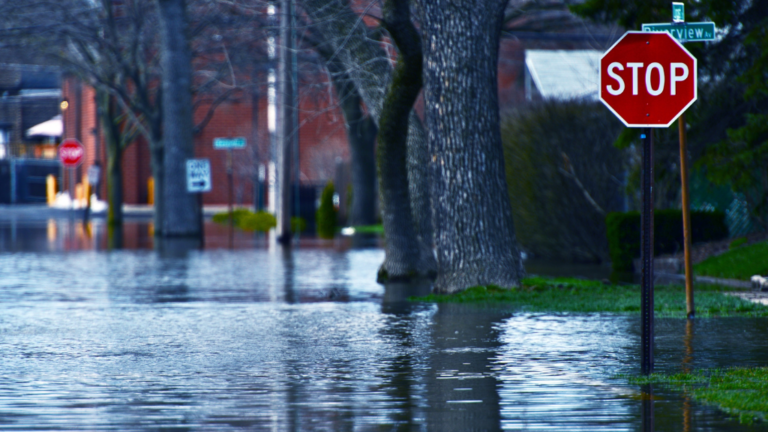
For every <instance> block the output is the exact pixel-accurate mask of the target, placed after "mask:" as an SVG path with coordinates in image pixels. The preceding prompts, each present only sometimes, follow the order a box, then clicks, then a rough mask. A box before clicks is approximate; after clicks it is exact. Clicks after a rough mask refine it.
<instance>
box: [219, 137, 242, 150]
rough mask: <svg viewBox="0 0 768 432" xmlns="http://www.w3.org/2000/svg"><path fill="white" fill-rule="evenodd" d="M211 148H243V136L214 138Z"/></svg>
mask: <svg viewBox="0 0 768 432" xmlns="http://www.w3.org/2000/svg"><path fill="white" fill-rule="evenodd" d="M213 148H215V149H240V148H245V138H244V137H238V138H214V139H213Z"/></svg>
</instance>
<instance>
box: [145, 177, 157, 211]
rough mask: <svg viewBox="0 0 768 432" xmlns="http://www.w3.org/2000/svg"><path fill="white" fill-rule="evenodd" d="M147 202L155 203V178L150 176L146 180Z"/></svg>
mask: <svg viewBox="0 0 768 432" xmlns="http://www.w3.org/2000/svg"><path fill="white" fill-rule="evenodd" d="M147 204H149V205H154V204H155V178H154V177H150V178H149V179H148V180H147Z"/></svg>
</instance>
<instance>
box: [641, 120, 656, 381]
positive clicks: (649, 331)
mask: <svg viewBox="0 0 768 432" xmlns="http://www.w3.org/2000/svg"><path fill="white" fill-rule="evenodd" d="M640 137H641V138H642V140H643V177H642V183H643V185H642V197H643V211H642V213H641V215H640V231H641V237H642V239H641V242H640V251H641V252H640V254H641V257H640V259H641V262H642V266H643V270H642V271H643V274H642V279H641V281H640V314H641V316H642V317H641V319H642V324H641V330H640V339H641V342H640V355H641V358H642V360H641V362H640V370H641V372H642V373H643V374H645V375H647V374H650V373H651V372H653V129H651V128H644V129H643V133H642V135H641V136H640Z"/></svg>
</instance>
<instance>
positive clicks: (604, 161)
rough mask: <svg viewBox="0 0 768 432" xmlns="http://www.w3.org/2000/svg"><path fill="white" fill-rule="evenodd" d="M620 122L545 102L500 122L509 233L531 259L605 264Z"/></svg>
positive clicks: (598, 108)
mask: <svg viewBox="0 0 768 432" xmlns="http://www.w3.org/2000/svg"><path fill="white" fill-rule="evenodd" d="M621 129H622V126H621V123H620V122H619V121H618V120H616V118H615V117H614V116H613V114H611V112H610V111H608V110H607V109H605V107H604V106H603V105H602V104H600V103H597V102H586V101H566V102H563V101H546V102H542V103H539V104H535V105H527V106H526V107H525V108H524V109H521V110H518V111H515V112H512V113H510V114H508V115H507V116H506V117H505V119H504V122H503V124H502V143H503V146H504V159H505V164H506V173H507V184H508V185H509V196H510V200H511V202H512V215H513V217H514V223H515V233H516V234H517V239H518V240H519V242H520V244H521V245H522V246H523V248H524V249H525V250H526V251H527V252H529V253H531V254H532V255H534V256H538V257H542V258H548V259H553V260H559V261H571V262H601V261H607V260H608V259H609V254H608V242H607V240H606V238H605V225H604V224H605V215H606V213H607V212H611V211H618V210H623V209H624V207H623V205H624V199H623V185H622V179H623V177H624V174H623V173H624V171H625V169H624V166H623V164H624V162H623V160H624V157H623V155H624V151H623V150H619V149H617V148H615V147H614V146H613V142H614V141H615V140H616V137H617V136H618V135H619V133H620V132H621Z"/></svg>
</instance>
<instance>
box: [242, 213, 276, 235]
mask: <svg viewBox="0 0 768 432" xmlns="http://www.w3.org/2000/svg"><path fill="white" fill-rule="evenodd" d="M237 226H238V227H239V228H240V229H242V230H243V231H263V232H267V231H269V230H270V229H272V228H274V227H276V226H277V219H276V218H275V216H274V215H273V214H272V213H267V212H265V211H258V212H256V213H253V212H249V214H248V215H245V216H243V217H242V218H241V219H240V222H239V223H238V224H237Z"/></svg>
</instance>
